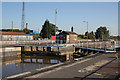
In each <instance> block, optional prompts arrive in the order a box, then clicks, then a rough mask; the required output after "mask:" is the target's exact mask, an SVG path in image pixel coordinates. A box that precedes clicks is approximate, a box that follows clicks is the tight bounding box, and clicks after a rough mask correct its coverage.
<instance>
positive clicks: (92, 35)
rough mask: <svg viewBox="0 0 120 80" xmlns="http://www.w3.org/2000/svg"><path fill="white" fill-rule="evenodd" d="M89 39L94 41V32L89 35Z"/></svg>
mask: <svg viewBox="0 0 120 80" xmlns="http://www.w3.org/2000/svg"><path fill="white" fill-rule="evenodd" d="M88 38H89V39H93V40H94V39H95V34H94V32H93V31H91V32H90V33H89V35H88Z"/></svg>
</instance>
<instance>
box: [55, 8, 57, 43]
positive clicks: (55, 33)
mask: <svg viewBox="0 0 120 80" xmlns="http://www.w3.org/2000/svg"><path fill="white" fill-rule="evenodd" d="M56 19H57V8H56V9H55V43H56Z"/></svg>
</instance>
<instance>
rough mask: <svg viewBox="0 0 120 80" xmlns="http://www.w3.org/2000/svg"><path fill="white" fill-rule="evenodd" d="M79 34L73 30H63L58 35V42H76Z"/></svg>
mask: <svg viewBox="0 0 120 80" xmlns="http://www.w3.org/2000/svg"><path fill="white" fill-rule="evenodd" d="M77 38H78V35H77V34H76V33H75V32H71V31H62V32H61V33H59V34H58V35H56V42H57V43H74V42H77V41H78V39H77Z"/></svg>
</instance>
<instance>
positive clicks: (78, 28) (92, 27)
mask: <svg viewBox="0 0 120 80" xmlns="http://www.w3.org/2000/svg"><path fill="white" fill-rule="evenodd" d="M56 8H57V19H56V25H57V26H58V28H59V29H61V30H65V31H70V30H71V27H72V26H73V27H74V32H76V33H78V34H84V33H85V32H86V31H87V24H86V23H84V22H83V21H88V31H89V32H90V31H94V32H95V31H96V29H97V28H98V27H100V26H106V27H107V28H108V29H109V31H110V35H118V2H25V22H26V23H28V28H29V29H33V30H41V29H42V25H43V24H44V22H45V20H46V19H48V20H49V21H50V22H51V23H53V24H54V23H55V9H56ZM21 20H22V2H2V28H5V29H8V28H11V25H12V24H11V22H12V21H13V27H14V28H16V29H18V28H19V29H21Z"/></svg>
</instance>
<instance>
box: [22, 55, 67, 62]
mask: <svg viewBox="0 0 120 80" xmlns="http://www.w3.org/2000/svg"><path fill="white" fill-rule="evenodd" d="M64 61H65V57H64V56H60V57H57V56H54V57H53V56H25V55H24V56H22V60H21V62H22V63H37V64H56V63H61V62H64Z"/></svg>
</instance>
